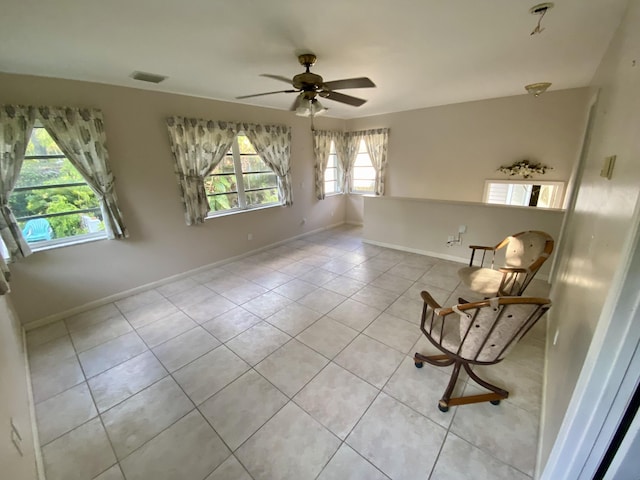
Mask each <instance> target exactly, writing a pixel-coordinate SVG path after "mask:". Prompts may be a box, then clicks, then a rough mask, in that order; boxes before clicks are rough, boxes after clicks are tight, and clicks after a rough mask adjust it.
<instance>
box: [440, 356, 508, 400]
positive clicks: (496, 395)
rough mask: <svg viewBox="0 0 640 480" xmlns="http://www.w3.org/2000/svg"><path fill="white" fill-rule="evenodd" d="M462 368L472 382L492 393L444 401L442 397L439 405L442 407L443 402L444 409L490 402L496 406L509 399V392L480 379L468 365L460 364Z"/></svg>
mask: <svg viewBox="0 0 640 480" xmlns="http://www.w3.org/2000/svg"><path fill="white" fill-rule="evenodd" d="M462 366H463V367H464V369H465V371H466V372H467V374H468V375H469V377H470V378H471V379H472V380H473V381H474V382H476V383H477V384H478V385H480V386H482V387H484V388H486V389H487V390H491V392H492V393H483V394H480V395H468V396H466V397H456V398H449V399H446V398H445V397H444V396H443V397H442V400H440V405H443V401H444V403H445V404H446V405H444V406H446V407H453V406H455V405H468V404H470V403H479V402H491V403H492V404H493V405H498V404H500V401H501V400H504V399H506V398H508V397H509V392H507V391H506V390H503V389H502V388H500V387H497V386H496V385H493V384H491V383H489V382H487V381H485V380H483V379H481V378H480V377H479V376H478V375H476V374H475V373H474V372H473V370H471V367H469V364H468V363H462ZM447 388H449V387H447ZM445 394H446V392H445ZM440 410H442V408H440Z"/></svg>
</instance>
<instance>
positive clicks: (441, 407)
mask: <svg viewBox="0 0 640 480" xmlns="http://www.w3.org/2000/svg"><path fill="white" fill-rule="evenodd" d="M438 410H440V411H441V412H448V411H449V407H443V406H442V405H440V404H438Z"/></svg>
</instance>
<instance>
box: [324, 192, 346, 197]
mask: <svg viewBox="0 0 640 480" xmlns="http://www.w3.org/2000/svg"><path fill="white" fill-rule="evenodd" d="M338 195H342V192H333V193H325V194H324V196H325V198H326V197H337V196H338Z"/></svg>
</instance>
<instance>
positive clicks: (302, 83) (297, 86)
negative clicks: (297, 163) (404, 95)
mask: <svg viewBox="0 0 640 480" xmlns="http://www.w3.org/2000/svg"><path fill="white" fill-rule="evenodd" d="M298 61H299V62H300V65H302V66H303V67H305V68H306V71H305V72H304V73H299V74H298V75H295V76H294V77H293V78H292V79H288V78H287V77H283V76H281V75H271V74H268V73H264V74H262V76H263V77H268V78H273V79H274V80H280V81H282V82H286V83H288V84H290V85H291V86H293V89H289V90H278V91H276V92H266V93H256V94H254V95H243V96H241V97H236V99H238V100H241V99H244V98H251V97H261V96H263V95H273V94H275V93H298V94H299V95H297V96H296V99H295V101H294V102H293V104H292V105H291V108H290V110H291V111H298V112H300V111H305V112H307V114H311V115H315V114H318V113H321V112H322V111H324V110H325V108H324V107H323V106H322V105H321V104H320V102H319V101H318V99H317V98H316V97H317V96H320V97H322V98H328V99H329V100H333V101H334V102H340V103H345V104H347V105H352V106H354V107H359V106H360V105H362V104H364V103H365V102H366V100H364V99H362V98H357V97H353V96H351V95H345V94H344V93H339V92H336V91H335V90H343V89H348V88H371V87H375V86H376V85H375V83H373V82H372V81H371V80H370V79H369V78H367V77H358V78H346V79H343V80H333V81H331V82H325V81H324V80H323V79H322V77H321V76H320V75H317V74H315V73H311V72H310V71H309V69H310V68H311V67H312V66H313V65H314V64H315V63H316V56H315V55H314V54H312V53H305V54H303V55H299V56H298Z"/></svg>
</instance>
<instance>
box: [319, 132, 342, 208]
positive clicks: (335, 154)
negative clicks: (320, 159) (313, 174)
mask: <svg viewBox="0 0 640 480" xmlns="http://www.w3.org/2000/svg"><path fill="white" fill-rule="evenodd" d="M332 158H333V161H334V162H335V165H330V162H331V159H332ZM329 169H331V170H335V172H336V173H335V177H334V180H327V171H328V170H329ZM342 178H343V172H342V165H341V164H340V162H339V161H338V151H337V149H336V142H335V140H331V147H330V149H329V158H328V159H327V166H326V167H325V169H324V172H323V181H324V194H325V196H326V197H332V196H334V195H342V194H343V193H344V191H343V188H342V187H343V182H342ZM329 182H334V183H335V184H336V188H335V190H334V191H333V192H327V183H329Z"/></svg>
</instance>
